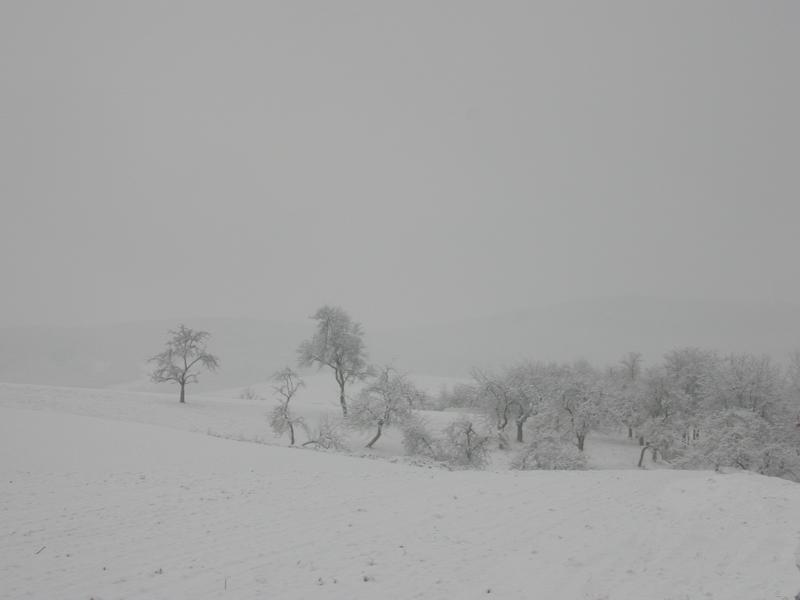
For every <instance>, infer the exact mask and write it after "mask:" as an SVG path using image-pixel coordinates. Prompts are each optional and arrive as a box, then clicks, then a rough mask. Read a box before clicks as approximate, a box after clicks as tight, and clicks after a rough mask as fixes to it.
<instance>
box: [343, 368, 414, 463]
mask: <svg viewBox="0 0 800 600" xmlns="http://www.w3.org/2000/svg"><path fill="white" fill-rule="evenodd" d="M422 397H423V394H422V393H421V392H420V391H419V390H418V389H417V388H416V387H415V386H414V385H413V384H412V383H411V382H410V381H408V379H407V378H406V376H405V375H402V374H400V373H398V372H397V371H395V370H394V369H393V368H392V367H389V366H386V367H383V368H382V369H381V370H380V371H379V373H378V374H377V375H376V376H375V377H374V378H373V379H372V380H371V381H369V382H368V383H367V385H366V386H365V387H364V389H362V390H361V393H360V394H359V395H358V397H357V398H356V400H355V401H354V402H353V403H352V405H351V407H350V415H349V417H348V423H349V425H350V426H351V427H354V428H355V429H360V430H374V431H375V435H374V436H373V437H372V438H371V439H370V440H369V442H367V448H372V446H373V445H374V444H375V442H377V441H378V440H379V439H380V437H381V434H382V433H383V430H384V428H386V427H391V426H392V425H398V424H402V423H404V422H405V421H407V420H408V419H409V417H410V416H411V410H412V408H413V407H414V406H415V405H416V404H418V403H420V401H421V399H422Z"/></svg>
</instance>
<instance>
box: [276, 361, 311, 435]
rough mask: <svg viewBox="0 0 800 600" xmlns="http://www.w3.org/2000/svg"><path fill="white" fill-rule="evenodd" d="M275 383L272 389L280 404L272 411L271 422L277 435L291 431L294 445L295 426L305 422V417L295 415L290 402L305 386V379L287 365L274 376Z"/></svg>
mask: <svg viewBox="0 0 800 600" xmlns="http://www.w3.org/2000/svg"><path fill="white" fill-rule="evenodd" d="M272 381H273V382H274V385H273V386H272V389H273V390H274V392H275V395H276V397H277V398H278V404H277V406H275V408H273V409H272V413H270V418H269V424H270V427H272V430H273V431H274V432H275V435H283V433H284V432H286V431H288V432H289V445H291V446H294V440H295V437H294V428H295V426H297V425H302V424H303V418H302V417H298V416H295V414H294V413H293V412H292V411H291V409H290V408H289V402H291V400H292V398H294V396H295V394H296V393H297V390H299V389H300V388H301V387H304V386H305V382H303V379H302V378H301V377H300V376H299V375H298V374H297V373H295V372H294V371H293V370H292V369H291V368H289V367H286V368H285V369H282V370H280V371H278V372H277V373H275V374H274V375H273V376H272Z"/></svg>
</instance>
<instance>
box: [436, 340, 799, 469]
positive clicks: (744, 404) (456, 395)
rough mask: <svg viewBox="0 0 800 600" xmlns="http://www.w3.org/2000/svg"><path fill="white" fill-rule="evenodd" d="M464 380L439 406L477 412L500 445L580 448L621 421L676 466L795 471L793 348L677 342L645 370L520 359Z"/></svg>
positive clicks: (635, 364) (632, 359) (638, 360)
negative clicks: (780, 360) (751, 350)
mask: <svg viewBox="0 0 800 600" xmlns="http://www.w3.org/2000/svg"><path fill="white" fill-rule="evenodd" d="M472 379H473V381H472V383H471V384H465V385H461V386H457V387H456V388H454V389H453V390H452V391H448V392H445V393H443V394H442V395H441V397H440V399H439V402H440V405H442V406H460V407H463V408H467V409H469V410H471V411H474V412H477V413H480V414H482V415H484V417H485V419H486V421H487V422H488V423H489V424H490V426H491V428H492V430H493V435H494V437H496V439H497V441H498V444H499V446H500V447H501V448H508V447H509V438H510V437H511V435H512V433H513V435H514V439H515V441H516V442H517V443H524V442H525V441H526V438H527V441H528V442H529V443H530V444H533V445H536V444H539V443H541V441H542V440H543V439H544V438H547V439H549V440H551V441H552V440H553V439H561V440H565V441H569V442H571V443H572V444H573V445H574V446H575V448H576V449H577V450H578V451H579V452H583V450H584V449H585V447H586V444H587V438H588V437H589V436H590V434H591V433H592V432H594V431H598V430H609V429H618V428H623V429H624V430H625V431H626V432H627V436H628V437H629V438H634V437H636V438H638V442H639V445H640V446H641V447H642V449H643V450H644V449H650V450H651V452H652V453H653V455H654V457H661V458H662V459H663V460H667V461H669V462H671V463H673V464H675V465H676V466H683V467H691V468H694V467H713V468H720V467H723V466H735V467H740V468H743V469H749V470H754V471H757V472H760V473H764V474H770V475H778V476H782V477H789V478H793V479H800V353H796V354H794V355H793V356H792V357H791V360H790V362H789V365H788V366H787V367H781V366H779V365H777V364H775V363H774V362H773V361H772V360H771V359H770V358H769V357H766V356H753V355H749V354H734V355H728V356H721V355H719V354H717V353H715V352H711V351H707V350H701V349H697V348H683V349H678V350H674V351H672V352H670V353H668V354H667V355H666V356H665V357H664V360H663V362H662V363H661V364H658V365H655V366H652V367H650V368H648V369H644V368H643V361H642V357H641V355H639V354H637V353H630V354H627V355H626V356H624V357H623V358H622V360H621V361H620V362H619V364H618V365H616V366H614V367H612V368H608V369H603V370H601V369H597V368H594V367H592V366H591V365H590V364H589V363H587V362H576V363H571V364H552V363H551V364H546V363H535V362H523V363H519V364H516V365H514V366H511V367H508V368H505V369H501V370H499V371H494V372H488V371H479V370H475V371H473V374H472ZM643 456H644V452H642V454H641V455H640V460H639V464H640V465H641V458H642V457H643Z"/></svg>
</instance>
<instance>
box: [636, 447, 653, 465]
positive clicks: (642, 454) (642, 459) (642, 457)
mask: <svg viewBox="0 0 800 600" xmlns="http://www.w3.org/2000/svg"><path fill="white" fill-rule="evenodd" d="M649 447H650V445H649V444H648V445H647V446H644V447H642V451H641V453H640V454H639V464H638V465H636V466H637V467H639V468H640V469H641V468H642V461H644V453H645V452H647V449H648V448H649Z"/></svg>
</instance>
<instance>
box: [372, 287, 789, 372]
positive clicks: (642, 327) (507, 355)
mask: <svg viewBox="0 0 800 600" xmlns="http://www.w3.org/2000/svg"><path fill="white" fill-rule="evenodd" d="M681 346H699V347H704V348H710V349H715V350H718V351H720V352H723V353H728V352H751V353H757V354H761V353H765V354H769V355H772V356H773V357H774V358H776V359H779V360H782V359H783V358H784V357H785V356H786V355H787V354H788V352H790V351H791V350H793V349H797V348H800V306H796V305H791V304H766V303H734V302H694V301H672V300H657V299H642V298H625V299H609V300H595V301H585V302H570V303H564V304H559V305H555V306H550V307H546V308H537V309H530V310H524V311H517V312H514V313H506V314H500V315H497V316H493V317H487V318H482V319H472V320H467V321H460V322H453V323H447V324H441V325H433V326H429V327H425V328H418V329H413V330H405V331H395V332H385V333H382V334H381V335H380V336H376V337H375V339H374V340H373V342H372V348H373V349H374V350H375V351H376V353H379V354H384V355H387V356H396V357H398V360H399V361H400V363H401V364H403V365H404V366H405V367H406V368H408V369H411V370H413V371H418V370H420V369H424V372H431V373H437V374H442V375H461V374H463V373H464V372H465V371H466V370H468V369H469V367H470V366H473V365H479V366H492V365H499V364H505V363H508V362H512V361H515V360H519V359H522V358H530V359H534V360H573V359H577V358H586V359H588V360H590V361H592V362H594V363H597V364H612V363H614V362H616V361H617V360H618V359H619V358H620V357H621V356H622V355H623V354H624V353H626V352H630V351H637V352H641V353H642V354H643V355H644V358H645V360H646V362H647V363H649V364H654V363H656V362H658V361H660V359H661V358H662V357H663V355H664V353H665V352H667V351H669V350H671V349H673V348H677V347H681Z"/></svg>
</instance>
